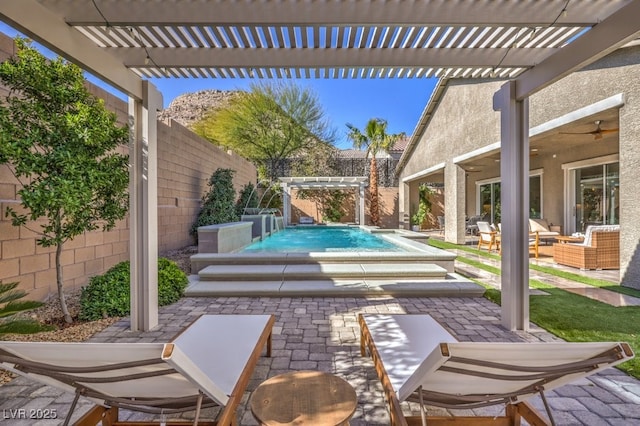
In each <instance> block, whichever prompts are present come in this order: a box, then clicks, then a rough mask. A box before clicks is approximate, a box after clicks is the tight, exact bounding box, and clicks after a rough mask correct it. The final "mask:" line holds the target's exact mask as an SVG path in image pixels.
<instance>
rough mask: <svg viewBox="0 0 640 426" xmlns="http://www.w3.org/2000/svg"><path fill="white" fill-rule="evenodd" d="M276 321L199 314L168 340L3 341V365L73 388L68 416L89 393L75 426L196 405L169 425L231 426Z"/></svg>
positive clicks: (0, 360) (266, 317)
mask: <svg viewBox="0 0 640 426" xmlns="http://www.w3.org/2000/svg"><path fill="white" fill-rule="evenodd" d="M274 321H275V318H274V317H273V316H272V315H203V316H201V317H200V318H199V319H198V320H197V321H195V322H194V323H193V324H192V325H191V326H190V327H188V328H187V329H185V330H184V331H183V332H182V333H181V334H180V335H179V336H178V337H177V338H175V339H174V340H173V341H172V342H171V343H52V342H0V363H1V364H0V366H1V367H2V368H5V369H7V370H10V371H12V372H14V373H16V374H20V375H24V376H27V377H29V378H31V379H33V380H36V381H39V382H41V383H44V384H47V385H51V386H54V387H58V388H60V389H63V390H66V391H68V392H73V393H75V395H76V396H75V399H74V401H73V403H72V404H71V408H70V410H69V412H68V414H67V421H69V419H70V418H71V415H72V413H73V411H74V409H75V406H76V403H77V401H78V399H79V397H80V396H83V397H87V398H90V399H91V400H92V401H93V402H95V403H96V407H94V408H93V409H91V410H89V412H87V413H86V414H85V415H84V416H82V417H81V418H80V420H78V421H77V422H76V423H75V424H76V425H95V424H98V423H99V422H102V424H103V425H104V424H109V425H118V424H119V421H118V408H122V409H127V410H131V411H139V412H143V413H153V414H155V415H156V416H158V415H159V416H161V417H163V416H172V415H174V414H176V413H181V412H185V411H195V419H194V421H193V422H184V421H182V422H180V421H173V420H172V421H171V424H172V425H176V424H200V425H212V424H218V425H223V426H227V425H236V424H237V420H236V418H235V417H236V414H235V411H236V408H237V406H238V404H239V403H240V401H241V399H242V397H243V394H244V391H245V388H246V386H247V383H248V382H249V379H250V378H251V374H252V372H253V369H254V367H255V365H256V363H257V362H258V358H259V357H260V354H261V353H262V349H263V347H264V346H265V345H266V347H267V356H270V352H271V329H272V327H273V323H274ZM216 406H219V407H220V410H219V412H218V416H217V419H216V421H217V423H214V422H212V421H207V422H202V421H200V422H198V421H199V416H200V411H201V410H202V409H204V408H209V407H216ZM65 424H66V423H65ZM127 424H135V422H133V423H132V422H127ZM144 424H150V423H149V422H145V423H144Z"/></svg>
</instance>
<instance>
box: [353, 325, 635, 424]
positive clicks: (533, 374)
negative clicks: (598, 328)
mask: <svg viewBox="0 0 640 426" xmlns="http://www.w3.org/2000/svg"><path fill="white" fill-rule="evenodd" d="M358 320H359V323H360V330H361V341H360V351H361V353H362V355H363V356H365V355H366V351H367V349H368V351H369V353H370V354H371V357H372V358H373V362H374V366H375V369H376V372H377V373H378V377H379V378H380V381H381V382H382V386H383V388H384V392H385V395H386V399H387V402H388V404H389V413H390V417H391V425H392V426H407V425H419V424H422V425H425V424H427V423H428V424H429V425H444V424H446V425H454V424H492V425H516V424H520V423H519V421H520V419H521V418H522V419H525V420H527V421H528V422H529V424H534V425H548V424H550V421H551V422H552V421H553V420H552V415H551V412H550V410H549V407H548V405H547V404H546V399H545V397H544V392H546V391H549V390H551V389H554V388H557V387H559V386H562V385H564V384H567V383H570V382H572V381H574V380H577V379H579V378H583V377H586V376H589V375H591V374H594V373H596V372H597V371H600V370H602V369H605V368H607V367H610V366H614V365H616V364H619V363H621V362H624V361H626V360H629V359H631V358H633V356H634V355H633V351H632V350H631V348H630V347H629V345H628V344H626V343H566V342H558V343H556V342H552V343H484V342H464V343H462V342H458V341H457V340H456V339H455V337H453V336H452V335H451V334H449V332H448V331H447V330H445V329H444V328H443V327H442V326H440V325H439V324H438V323H437V322H436V321H435V320H434V319H433V318H431V317H430V316H429V315H374V314H361V315H360V316H359V318H358ZM534 395H540V396H541V397H542V400H543V402H544V404H545V407H546V410H547V414H548V416H549V418H550V419H549V420H548V419H546V418H545V417H544V416H542V415H541V414H540V413H539V412H538V411H537V410H536V409H535V408H533V407H532V406H531V405H530V404H529V403H528V402H527V401H526V399H527V398H529V397H532V396H534ZM403 401H410V402H418V403H419V404H420V407H421V416H410V417H405V416H404V414H403V412H402V408H401V405H400V404H401V402H403ZM501 404H504V405H505V407H506V415H505V416H504V417H500V416H491V417H479V416H471V417H470V416H466V417H459V416H455V417H434V416H427V413H426V408H425V406H427V405H431V406H435V407H442V408H447V409H465V410H469V409H474V408H479V407H485V406H491V405H501Z"/></svg>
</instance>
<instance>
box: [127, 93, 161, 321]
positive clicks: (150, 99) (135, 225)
mask: <svg viewBox="0 0 640 426" xmlns="http://www.w3.org/2000/svg"><path fill="white" fill-rule="evenodd" d="M142 95H143V96H142V100H141V101H138V100H135V99H133V98H129V126H130V138H129V165H130V169H129V197H130V198H129V256H130V259H131V331H146V330H150V329H152V328H154V327H155V326H156V325H158V168H157V159H158V148H157V132H158V125H157V111H158V110H160V109H162V95H161V94H160V92H158V90H157V89H156V88H155V87H154V86H153V84H151V83H149V82H148V81H142Z"/></svg>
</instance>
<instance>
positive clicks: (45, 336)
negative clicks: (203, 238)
mask: <svg viewBox="0 0 640 426" xmlns="http://www.w3.org/2000/svg"><path fill="white" fill-rule="evenodd" d="M197 251H198V248H197V246H190V247H186V248H184V249H181V250H172V251H170V252H167V253H162V254H161V256H162V257H166V258H167V259H171V260H173V261H174V262H176V263H177V264H178V266H179V267H180V269H182V270H183V271H184V272H185V273H186V274H189V273H190V271H191V264H190V261H189V257H190V256H191V255H192V254H195V253H197ZM65 298H66V300H67V308H68V309H69V313H70V314H71V316H72V317H73V318H74V322H73V324H65V323H64V315H63V314H62V310H61V309H60V303H59V298H58V295H57V294H56V295H53V296H52V297H50V298H49V299H48V300H46V301H45V304H44V305H43V306H41V307H39V308H37V309H34V310H32V311H29V312H27V313H25V314H24V315H25V316H27V317H29V318H33V319H35V320H37V321H39V322H40V323H43V324H52V325H54V326H56V328H57V329H56V330H52V331H45V332H41V333H34V334H6V335H0V340H13V341H20V342H83V341H85V340H87V339H88V338H90V337H91V336H93V335H94V334H96V333H98V332H99V331H102V330H103V329H105V328H107V327H108V326H110V325H111V324H113V323H114V322H116V321H118V320H119V319H120V318H105V319H102V320H98V321H91V322H78V320H77V317H78V313H79V312H80V290H74V291H70V292H67V293H65ZM13 377H14V375H13V374H11V373H9V372H7V371H4V370H0V385H2V384H3V383H7V382H8V381H10V380H11V379H12V378H13Z"/></svg>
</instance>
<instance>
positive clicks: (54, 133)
mask: <svg viewBox="0 0 640 426" xmlns="http://www.w3.org/2000/svg"><path fill="white" fill-rule="evenodd" d="M16 43H17V46H18V50H17V54H16V55H15V56H14V57H12V58H10V59H9V60H7V61H5V62H3V63H2V64H0V80H1V81H2V82H3V83H4V84H5V86H7V87H8V88H9V89H10V93H9V95H8V96H7V99H6V102H5V103H4V104H2V105H0V164H2V163H9V164H10V165H11V166H12V167H11V170H12V171H13V173H14V175H15V177H16V178H17V179H18V181H20V183H21V185H22V188H21V189H20V190H19V191H18V195H19V197H20V200H21V201H20V202H21V205H22V207H23V208H24V210H23V211H16V210H13V209H10V208H8V209H7V216H10V217H11V220H12V223H13V225H14V226H24V227H27V228H29V229H31V230H33V231H34V232H36V233H37V234H38V236H39V237H38V240H37V242H38V244H40V245H41V246H43V247H55V248H56V254H55V263H56V281H57V285H58V296H59V300H60V305H61V308H62V312H63V314H64V319H65V321H66V322H72V318H71V315H70V314H69V310H68V309H67V305H66V301H65V297H64V292H63V282H64V281H63V276H62V267H61V265H60V256H61V254H62V248H63V245H64V244H65V242H67V241H69V240H72V239H73V238H74V237H76V236H78V235H80V234H82V233H84V232H86V231H92V230H95V229H99V228H101V229H102V230H109V229H112V228H113V227H114V226H115V224H116V222H117V221H118V220H120V219H122V218H124V217H125V215H126V213H127V207H128V194H127V187H128V184H129V176H128V170H127V163H128V157H127V156H126V155H123V154H120V153H118V152H116V151H115V150H116V148H118V147H120V146H126V144H127V142H128V136H129V132H128V129H127V127H126V126H118V125H117V123H116V115H115V114H114V113H112V112H110V111H108V110H107V109H106V108H105V106H104V101H102V100H101V99H98V98H96V97H95V96H93V95H91V94H90V93H89V92H88V90H87V89H86V87H85V85H84V83H85V82H84V78H83V76H82V70H81V69H80V68H78V67H77V66H76V65H73V64H71V63H68V62H66V61H64V60H63V59H61V58H57V59H54V60H48V59H46V58H45V57H44V56H42V55H41V54H40V53H39V52H38V51H36V50H35V49H34V48H32V47H31V46H30V44H29V43H28V42H26V41H24V40H21V39H18V40H17V41H16ZM36 220H38V221H39V222H40V228H37V227H34V225H33V223H32V222H33V221H36Z"/></svg>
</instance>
